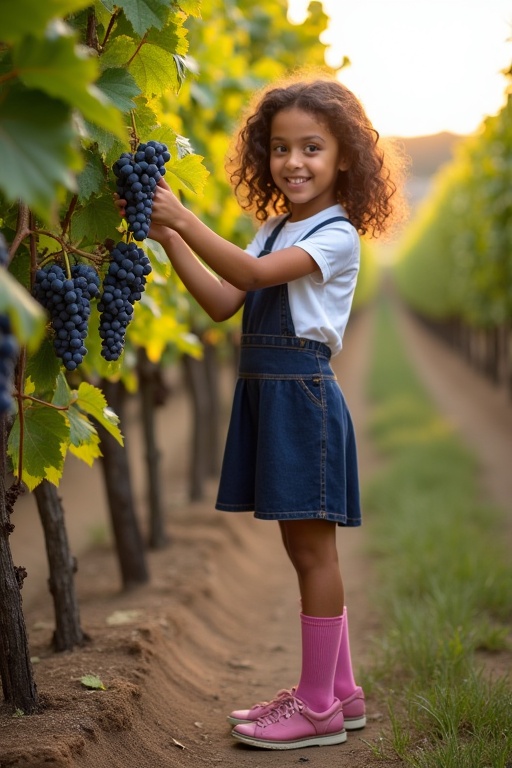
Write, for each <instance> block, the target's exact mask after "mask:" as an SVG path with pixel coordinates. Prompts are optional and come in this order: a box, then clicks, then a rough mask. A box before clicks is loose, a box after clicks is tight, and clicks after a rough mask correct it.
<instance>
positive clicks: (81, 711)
mask: <svg viewBox="0 0 512 768" xmlns="http://www.w3.org/2000/svg"><path fill="white" fill-rule="evenodd" d="M401 321H402V322H403V324H404V338H405V339H406V341H407V344H408V347H409V348H410V350H411V355H412V357H413V359H414V360H415V362H416V363H417V365H418V369H419V370H420V373H421V375H422V377H424V379H425V382H426V383H427V385H428V386H429V387H431V388H432V393H433V395H434V396H435V397H436V399H438V402H439V405H440V407H441V409H442V410H443V411H445V412H447V413H448V414H449V415H450V418H452V419H453V420H454V423H455V424H456V426H457V427H458V428H460V429H461V431H462V432H463V434H464V436H465V438H466V439H467V440H468V442H469V443H470V444H471V447H472V448H474V449H478V451H481V454H480V453H477V455H479V456H481V463H482V467H483V472H484V476H483V481H484V482H485V483H486V486H487V487H488V491H489V494H490V495H491V496H492V497H493V498H495V500H496V501H497V502H499V501H500V500H501V499H504V500H506V501H507V502H508V504H510V499H511V498H512V494H511V493H510V482H511V478H510V477H509V475H510V472H509V468H508V466H507V468H505V467H504V466H503V465H502V463H501V455H503V456H504V457H510V455H512V454H511V450H510V448H511V447H512V444H511V440H512V421H510V422H509V421H508V419H509V417H510V418H511V419H512V408H510V412H509V408H508V405H507V404H506V403H501V402H500V403H498V404H496V405H495V408H496V421H494V420H493V419H494V416H493V415H492V413H487V408H491V406H490V405H489V403H488V400H489V395H492V392H491V393H489V392H486V393H485V400H483V399H482V398H483V396H484V393H482V391H481V387H482V386H485V383H482V382H481V381H480V380H478V382H474V383H473V382H472V377H471V375H470V372H468V371H467V369H466V368H465V366H464V370H463V371H461V372H460V375H461V376H462V379H457V377H456V375H455V374H456V371H452V370H451V369H452V368H454V369H457V368H458V367H459V361H454V360H453V358H452V357H451V355H450V354H449V351H448V350H446V349H445V348H444V347H442V345H441V344H439V342H436V341H434V340H431V339H430V337H425V336H424V333H422V329H420V328H419V327H416V325H415V324H414V323H413V322H412V321H411V320H410V319H409V318H406V317H404V316H401ZM372 323H373V315H372V313H371V312H369V313H364V314H361V315H359V316H356V317H354V318H353V320H352V321H351V325H350V328H349V332H348V333H347V338H346V345H345V349H344V351H343V352H342V354H341V355H340V356H339V358H337V360H336V361H335V362H336V370H337V374H338V376H339V379H340V382H341V384H342V387H343V390H344V392H345V395H346V398H347V401H348V402H349V405H350V408H351V411H352V415H353V418H354V422H355V425H356V430H357V433H358V437H359V440H358V448H359V458H360V465H361V477H362V482H363V483H364V482H366V481H367V479H368V478H369V477H370V476H371V473H372V471H373V469H374V468H375V466H376V459H375V456H374V454H373V452H372V446H371V443H370V442H369V441H368V439H367V436H366V418H367V414H368V406H367V403H366V402H365V398H364V380H365V376H366V372H367V366H368V362H369V357H368V356H369V352H370V349H371V336H372ZM446 355H448V359H445V356H446ZM422 366H423V368H422ZM453 376H455V379H453V380H454V381H455V384H453V380H452V377H453ZM230 386H231V382H230V381H229V382H228V384H227V388H228V389H229V387H230ZM471 392H473V393H474V394H473V395H472V394H471ZM494 395H495V396H494V397H492V396H491V398H490V399H491V400H492V401H493V402H495V403H496V393H494ZM475 411H478V415H479V418H480V417H481V419H482V423H481V424H480V426H475V422H476V417H475ZM500 414H501V416H500ZM504 414H506V415H504ZM468 422H471V423H472V425H471V428H469V427H467V423H468ZM159 429H160V430H161V435H160V444H161V446H162V452H163V466H164V468H165V480H166V487H167V489H168V490H167V492H168V496H167V512H168V520H169V534H170V536H171V544H170V546H169V548H168V549H166V550H165V551H162V552H156V553H151V555H150V558H149V562H150V571H151V575H152V580H151V584H150V585H149V586H148V587H144V588H141V589H139V590H136V591H135V592H132V593H129V594H126V595H120V594H119V591H118V587H119V579H118V574H117V569H116V565H115V562H114V558H113V556H112V554H111V551H110V549H109V548H108V546H103V547H100V548H96V549H95V550H94V551H86V550H87V548H88V546H89V544H90V541H91V531H92V529H93V528H96V529H97V528H98V526H100V527H101V528H103V529H104V530H108V522H107V514H106V505H105V500H104V495H103V489H102V483H101V476H100V473H99V470H98V468H93V469H92V470H85V472H84V470H83V469H82V468H81V466H80V465H78V464H77V463H73V464H71V465H70V467H69V471H68V470H67V471H66V478H65V481H64V483H63V484H62V488H61V493H62V496H63V499H64V504H65V506H66V510H67V514H68V531H69V536H70V540H71V545H72V548H73V551H74V552H75V554H76V555H78V556H79V573H78V576H77V589H78V591H79V596H80V605H81V616H82V624H83V626H84V629H86V631H87V632H89V633H90V635H91V637H92V643H91V644H90V645H88V646H86V648H84V649H83V650H80V651H76V652H74V653H73V654H60V655H58V656H56V655H54V654H52V653H50V652H49V650H48V644H49V641H50V637H51V627H52V614H51V604H50V601H49V598H48V597H47V595H46V593H45V591H44V590H42V589H41V586H42V582H43V580H44V579H45V575H46V564H45V559H44V554H42V546H43V545H42V543H41V536H40V532H39V528H40V526H39V521H38V520H35V519H34V518H35V516H36V514H37V513H36V512H35V508H34V506H33V502H32V500H31V499H30V498H27V499H23V500H22V504H21V505H19V507H18V508H17V511H16V520H15V522H16V525H17V527H16V531H15V533H14V535H13V537H12V543H13V552H14V556H15V560H16V562H17V564H25V565H27V567H28V568H29V579H28V581H27V584H26V587H25V589H24V605H25V614H26V618H27V624H28V627H29V632H30V638H31V645H32V653H33V654H34V656H35V657H36V658H37V659H39V661H36V665H35V669H36V678H37V683H38V687H39V690H40V692H41V694H42V695H43V697H44V699H45V701H46V702H47V704H48V705H49V706H48V708H47V709H46V711H45V712H44V713H43V714H42V715H40V716H36V717H32V718H17V719H13V718H5V717H1V716H0V768H7V766H9V767H11V766H12V767H14V766H16V768H41V766H43V765H44V766H46V768H69V767H70V766H76V767H77V768H102V767H103V766H105V767H107V766H108V768H171V767H172V768H174V766H189V767H191V768H195V767H196V766H198V767H199V766H211V765H217V764H218V765H223V766H227V768H245V767H247V768H248V767H249V766H250V767H251V768H267V766H274V765H276V766H285V765H295V764H298V763H301V762H308V763H311V764H312V765H313V764H314V765H315V766H317V767H318V768H327V766H329V768H330V767H331V766H332V764H333V760H335V762H336V765H337V766H339V767H340V768H344V767H345V766H346V767H347V768H348V766H350V768H376V766H377V765H379V766H383V765H386V763H383V762H382V761H380V762H379V761H376V760H375V759H374V758H373V756H372V753H371V751H370V750H369V749H368V746H367V744H366V743H365V741H366V742H372V741H373V740H374V739H377V738H378V736H379V732H380V730H381V728H382V726H383V724H385V716H384V715H383V714H382V709H383V707H381V706H380V702H379V701H377V700H374V699H372V698H371V697H370V698H369V700H368V713H369V723H368V726H367V728H366V729H365V730H364V731H362V732H360V733H352V734H350V735H349V738H348V741H347V743H346V744H344V745H341V746H340V747H332V748H324V749H319V750H312V749H307V750H300V751H290V752H271V751H260V750H254V749H251V748H249V747H244V746H243V745H241V744H238V743H235V742H234V741H233V740H232V739H231V738H230V736H229V726H228V725H227V723H226V720H225V715H226V714H227V712H229V711H230V709H232V708H234V707H242V706H249V705H250V704H252V703H253V702H254V701H256V700H261V699H263V698H267V697H268V696H269V695H270V694H272V693H273V692H275V690H276V689H277V688H279V687H282V686H285V685H291V684H293V683H294V682H295V681H296V679H297V674H298V669H299V654H300V649H299V605H298V590H297V587H296V584H295V577H294V574H293V571H292V569H291V566H290V565H289V564H287V562H286V560H285V558H284V557H283V553H282V551H281V544H280V540H279V534H278V530H277V524H275V525H274V524H273V523H268V522H262V521H256V520H254V519H253V518H252V516H250V515H226V514H225V513H220V512H216V511H215V510H213V499H214V494H215V485H214V484H212V487H211V488H210V489H209V493H208V498H207V499H205V501H204V502H201V503H196V504H189V503H187V502H186V494H185V487H184V483H183V478H184V476H185V472H186V463H187V452H186V450H184V446H183V442H182V441H180V439H179V436H180V435H181V436H183V435H185V434H187V429H188V407H187V405H186V403H185V402H184V399H183V396H182V395H180V394H179V392H177V393H176V396H175V397H174V398H171V399H170V400H169V403H168V404H167V405H166V406H165V408H164V409H162V415H161V418H160V419H159ZM466 429H467V430H468V431H467V432H466ZM484 430H488V431H487V432H485V434H487V435H488V437H487V438H486V440H483V434H484ZM169 435H172V439H169ZM497 435H500V437H499V438H498V437H497ZM141 445H142V441H141V439H140V436H139V432H138V427H137V423H136V414H135V413H134V414H133V416H132V422H131V424H130V429H129V443H128V450H129V451H130V453H131V454H132V465H133V466H134V467H135V476H134V485H135V487H136V490H137V496H138V498H139V499H140V500H142V499H143V496H144V483H143V477H142V476H141V474H140V472H141V466H142V462H141V456H140V446H141ZM484 446H485V447H484ZM493 452H494V453H493ZM507 483H508V485H507ZM141 506H142V505H141ZM339 545H340V553H341V562H342V569H343V573H344V580H345V587H346V595H347V604H348V605H349V610H350V630H351V645H352V652H353V657H354V664H355V668H356V670H357V669H360V668H361V667H362V666H363V665H364V664H365V662H366V661H367V660H369V653H370V645H369V639H370V638H371V637H372V636H373V635H375V633H376V632H378V627H376V626H375V622H374V620H373V616H372V610H371V579H372V568H371V562H370V561H369V559H368V556H367V554H366V551H365V526H364V525H363V527H362V528H361V529H355V530H352V531H350V530H349V531H340V532H339ZM87 673H94V674H97V675H99V676H100V677H101V679H102V680H103V682H104V683H105V685H106V687H107V690H106V691H86V690H85V689H84V688H83V687H81V685H80V683H79V682H78V680H79V678H80V677H81V676H82V675H84V674H87ZM388 764H389V765H391V764H390V763H388Z"/></svg>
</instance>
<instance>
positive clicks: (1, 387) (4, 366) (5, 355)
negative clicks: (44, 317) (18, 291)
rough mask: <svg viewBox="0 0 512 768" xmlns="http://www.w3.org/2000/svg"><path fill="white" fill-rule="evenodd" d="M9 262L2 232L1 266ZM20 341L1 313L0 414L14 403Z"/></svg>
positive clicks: (8, 409) (0, 243)
mask: <svg viewBox="0 0 512 768" xmlns="http://www.w3.org/2000/svg"><path fill="white" fill-rule="evenodd" d="M8 263H9V249H8V247H7V243H6V241H5V237H4V236H3V234H2V233H1V232H0V266H1V267H6V266H7V264H8ZM18 352H19V347H18V342H17V341H16V337H15V336H14V335H13V333H12V329H11V322H10V320H9V317H8V316H7V315H3V314H2V315H0V414H3V413H7V412H8V411H10V409H11V405H12V377H13V374H14V367H15V365H16V361H17V359H18Z"/></svg>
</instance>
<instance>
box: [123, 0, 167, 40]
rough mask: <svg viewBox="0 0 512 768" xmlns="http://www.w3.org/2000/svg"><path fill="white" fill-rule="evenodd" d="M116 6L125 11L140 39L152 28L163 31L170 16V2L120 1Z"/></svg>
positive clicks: (158, 0) (161, 0)
mask: <svg viewBox="0 0 512 768" xmlns="http://www.w3.org/2000/svg"><path fill="white" fill-rule="evenodd" d="M116 5H117V6H118V7H120V8H122V9H123V11H124V13H125V16H126V18H127V19H128V21H129V22H130V23H131V25H132V27H133V29H134V31H135V32H136V33H137V34H138V35H139V37H142V36H143V35H144V33H145V32H147V30H148V29H150V28H151V27H156V28H157V29H161V28H162V27H163V26H164V24H165V20H166V19H167V16H168V14H169V2H168V0H119V2H117V3H116Z"/></svg>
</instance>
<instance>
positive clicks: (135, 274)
mask: <svg viewBox="0 0 512 768" xmlns="http://www.w3.org/2000/svg"><path fill="white" fill-rule="evenodd" d="M110 257H111V261H110V264H109V268H108V272H107V274H106V275H105V279H104V281H103V293H102V296H101V298H100V300H99V302H98V309H99V311H100V328H99V333H100V336H101V339H102V342H101V345H102V350H101V354H102V355H103V357H104V358H105V360H108V361H113V360H117V359H118V358H119V356H120V354H121V352H122V351H123V348H124V343H125V337H126V329H127V327H128V325H129V323H130V321H131V319H132V316H133V305H134V304H135V302H136V301H139V300H140V298H141V296H142V293H143V292H144V290H145V286H146V277H147V276H148V275H149V273H150V272H151V264H150V261H149V258H148V257H147V256H146V254H145V253H144V251H143V250H142V248H139V247H138V246H137V244H136V243H134V242H131V243H124V242H120V243H118V244H117V245H116V246H115V248H114V249H113V250H112V253H111V255H110Z"/></svg>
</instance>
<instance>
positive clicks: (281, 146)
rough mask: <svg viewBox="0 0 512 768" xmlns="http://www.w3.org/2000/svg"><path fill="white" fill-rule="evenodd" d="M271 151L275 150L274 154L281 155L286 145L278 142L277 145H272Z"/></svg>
mask: <svg viewBox="0 0 512 768" xmlns="http://www.w3.org/2000/svg"><path fill="white" fill-rule="evenodd" d="M272 152H275V153H276V154H278V155H281V154H283V153H284V152H286V147H284V146H283V145H282V144H278V145H277V146H275V147H272Z"/></svg>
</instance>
